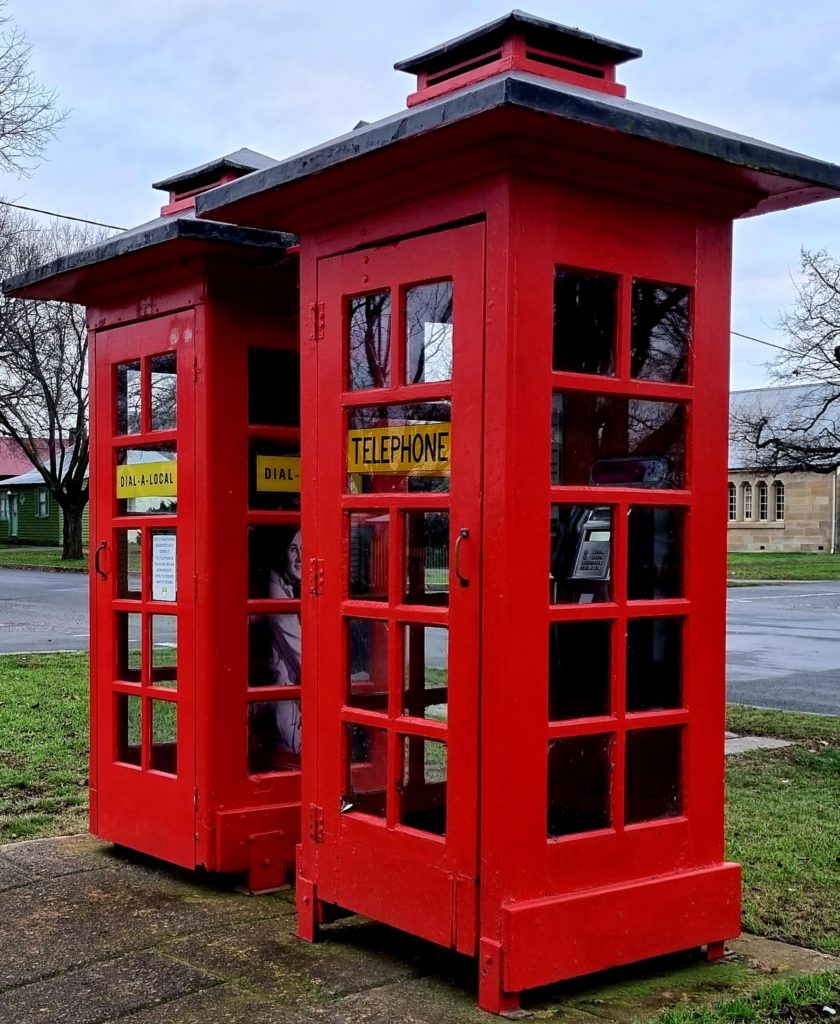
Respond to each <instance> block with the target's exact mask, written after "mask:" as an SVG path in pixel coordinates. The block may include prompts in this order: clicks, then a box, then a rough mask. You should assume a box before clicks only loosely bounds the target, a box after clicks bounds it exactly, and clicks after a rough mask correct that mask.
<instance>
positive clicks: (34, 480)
mask: <svg viewBox="0 0 840 1024" xmlns="http://www.w3.org/2000/svg"><path fill="white" fill-rule="evenodd" d="M69 468H70V466H69V459H68V465H67V466H65V469H64V471H65V473H66V472H67V470H68V469H69ZM85 479H87V474H85ZM33 484H34V485H37V486H38V487H46V486H47V485H46V483H44V478H43V477H42V476H41V474H40V473H39V472H38V470H37V469H30V470H29V471H28V472H26V473H21V474H20V476H13V477H9V479H8V480H0V491H2V490H3V489H4V488H6V487H26V486H32V485H33Z"/></svg>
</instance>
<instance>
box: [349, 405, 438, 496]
mask: <svg viewBox="0 0 840 1024" xmlns="http://www.w3.org/2000/svg"><path fill="white" fill-rule="evenodd" d="M451 420H452V409H451V405H450V403H449V402H420V403H416V404H414V405H391V406H381V405H377V406H366V407H364V408H360V409H354V410H352V411H351V412H350V414H349V422H348V431H347V489H348V491H349V492H350V493H351V494H370V493H374V492H376V493H381V492H387V491H448V490H449V474H450V471H451V463H452V426H451Z"/></svg>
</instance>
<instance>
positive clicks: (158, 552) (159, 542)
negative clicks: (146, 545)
mask: <svg viewBox="0 0 840 1024" xmlns="http://www.w3.org/2000/svg"><path fill="white" fill-rule="evenodd" d="M177 594H178V580H177V574H176V558H175V534H174V533H153V534H152V600H153V601H174V600H175V598H176V597H177Z"/></svg>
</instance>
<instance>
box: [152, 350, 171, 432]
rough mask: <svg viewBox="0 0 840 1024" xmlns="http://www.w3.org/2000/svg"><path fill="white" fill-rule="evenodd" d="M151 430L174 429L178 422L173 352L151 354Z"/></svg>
mask: <svg viewBox="0 0 840 1024" xmlns="http://www.w3.org/2000/svg"><path fill="white" fill-rule="evenodd" d="M150 381H151V405H152V419H151V423H152V430H174V429H175V427H176V426H177V424H178V376H177V362H176V356H175V353H174V352H167V353H166V355H162V356H152V360H151V378H150Z"/></svg>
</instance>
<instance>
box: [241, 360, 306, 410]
mask: <svg viewBox="0 0 840 1024" xmlns="http://www.w3.org/2000/svg"><path fill="white" fill-rule="evenodd" d="M248 422H249V423H252V424H254V425H257V426H260V425H261V426H270V427H297V426H300V354H299V353H297V352H289V351H285V350H283V349H273V348H249V349H248Z"/></svg>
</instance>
